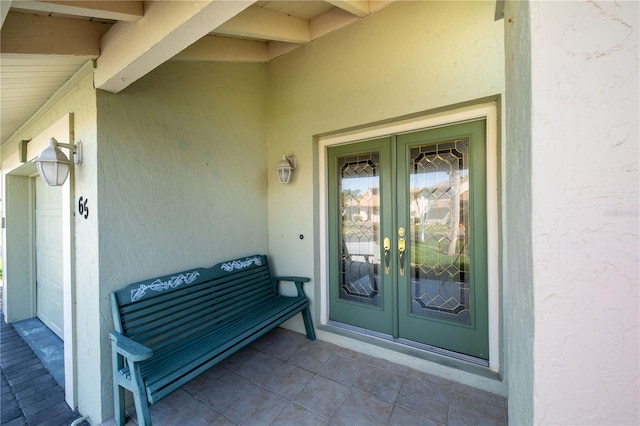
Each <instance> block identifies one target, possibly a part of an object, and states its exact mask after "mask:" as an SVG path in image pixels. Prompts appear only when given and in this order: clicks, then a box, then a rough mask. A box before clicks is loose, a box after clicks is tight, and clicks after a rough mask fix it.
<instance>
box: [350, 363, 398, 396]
mask: <svg viewBox="0 0 640 426" xmlns="http://www.w3.org/2000/svg"><path fill="white" fill-rule="evenodd" d="M404 380H405V377H404V376H401V375H399V374H396V373H393V372H390V371H388V370H384V369H382V368H378V367H374V366H370V367H369V368H367V369H366V370H364V371H363V372H362V374H359V375H358V376H357V378H356V381H355V383H354V386H355V387H356V388H358V389H359V390H361V391H363V392H366V393H368V394H370V395H373V396H374V397H376V398H378V399H379V400H381V401H385V402H390V403H391V404H393V403H395V402H396V398H397V396H398V393H399V392H400V389H401V388H402V383H403V382H404Z"/></svg>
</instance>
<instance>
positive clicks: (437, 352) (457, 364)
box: [317, 320, 501, 380]
mask: <svg viewBox="0 0 640 426" xmlns="http://www.w3.org/2000/svg"><path fill="white" fill-rule="evenodd" d="M317 328H319V329H321V330H324V331H328V332H332V333H335V334H339V335H342V336H345V337H349V338H352V339H355V340H359V341H362V342H365V343H369V344H373V345H377V346H381V347H384V348H385V349H389V350H392V351H395V352H399V353H402V354H405V355H409V356H413V357H416V358H419V359H423V360H426V361H430V362H434V363H437V364H440V365H443V366H446V367H451V368H455V369H458V370H463V371H467V372H469V373H472V374H476V375H479V376H482V377H487V378H491V379H494V380H501V378H500V375H499V374H498V373H496V372H494V371H492V370H491V369H490V368H489V361H487V360H485V359H480V358H476V357H472V356H469V355H465V354H460V353H457V352H453V351H448V350H446V349H442V348H437V347H434V346H430V345H425V344H422V343H418V342H414V341H411V340H407V339H395V338H394V337H393V336H391V335H389V334H385V333H379V332H376V331H372V330H367V329H364V328H361V327H356V326H353V325H350V324H345V323H341V322H337V321H332V320H329V322H328V323H327V324H326V325H322V326H319V327H317Z"/></svg>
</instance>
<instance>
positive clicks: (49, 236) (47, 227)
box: [35, 179, 64, 338]
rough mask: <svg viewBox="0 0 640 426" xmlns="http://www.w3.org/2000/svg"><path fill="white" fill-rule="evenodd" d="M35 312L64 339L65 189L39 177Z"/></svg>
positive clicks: (37, 187)
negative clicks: (47, 184) (45, 182)
mask: <svg viewBox="0 0 640 426" xmlns="http://www.w3.org/2000/svg"><path fill="white" fill-rule="evenodd" d="M35 216H36V311H37V315H38V318H40V320H42V322H43V323H45V325H47V327H49V328H50V329H51V330H52V331H53V332H54V333H56V334H57V335H58V336H59V337H60V338H63V328H64V327H63V318H64V315H63V303H62V301H63V289H62V282H63V277H62V265H63V258H62V190H61V188H59V187H49V186H46V185H45V184H44V183H43V182H42V181H41V180H40V179H36V214H35Z"/></svg>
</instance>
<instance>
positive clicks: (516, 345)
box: [502, 2, 535, 425]
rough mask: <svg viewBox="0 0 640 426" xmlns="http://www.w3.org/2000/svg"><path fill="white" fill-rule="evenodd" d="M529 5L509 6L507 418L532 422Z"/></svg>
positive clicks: (505, 201)
mask: <svg viewBox="0 0 640 426" xmlns="http://www.w3.org/2000/svg"><path fill="white" fill-rule="evenodd" d="M528 12H529V5H528V3H527V2H508V3H507V4H506V7H505V19H504V25H505V70H506V73H505V74H506V89H505V105H506V112H505V116H506V117H505V118H506V120H505V121H506V124H505V127H506V129H505V136H504V157H503V168H504V192H503V199H502V200H503V206H504V224H503V230H504V239H503V241H504V242H503V243H504V248H503V258H502V263H503V270H504V282H503V287H504V326H505V345H504V347H503V353H504V357H505V363H506V366H507V371H508V372H509V374H508V375H507V384H508V389H509V399H508V402H509V420H510V422H511V423H513V424H515V425H525V424H531V421H532V419H533V329H534V317H535V314H534V306H533V254H532V248H531V180H532V176H531V48H530V43H531V40H530V36H529V13H528Z"/></svg>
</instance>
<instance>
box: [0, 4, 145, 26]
mask: <svg viewBox="0 0 640 426" xmlns="http://www.w3.org/2000/svg"><path fill="white" fill-rule="evenodd" d="M2 1H4V0H2ZM13 7H14V8H19V9H26V10H37V11H40V12H49V13H59V14H64V15H73V16H86V17H95V18H100V19H113V20H116V21H129V22H135V21H137V20H139V19H140V18H142V16H143V15H144V2H142V1H101V0H94V1H86V0H85V1H62V0H39V1H31V0H14V2H13Z"/></svg>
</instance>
